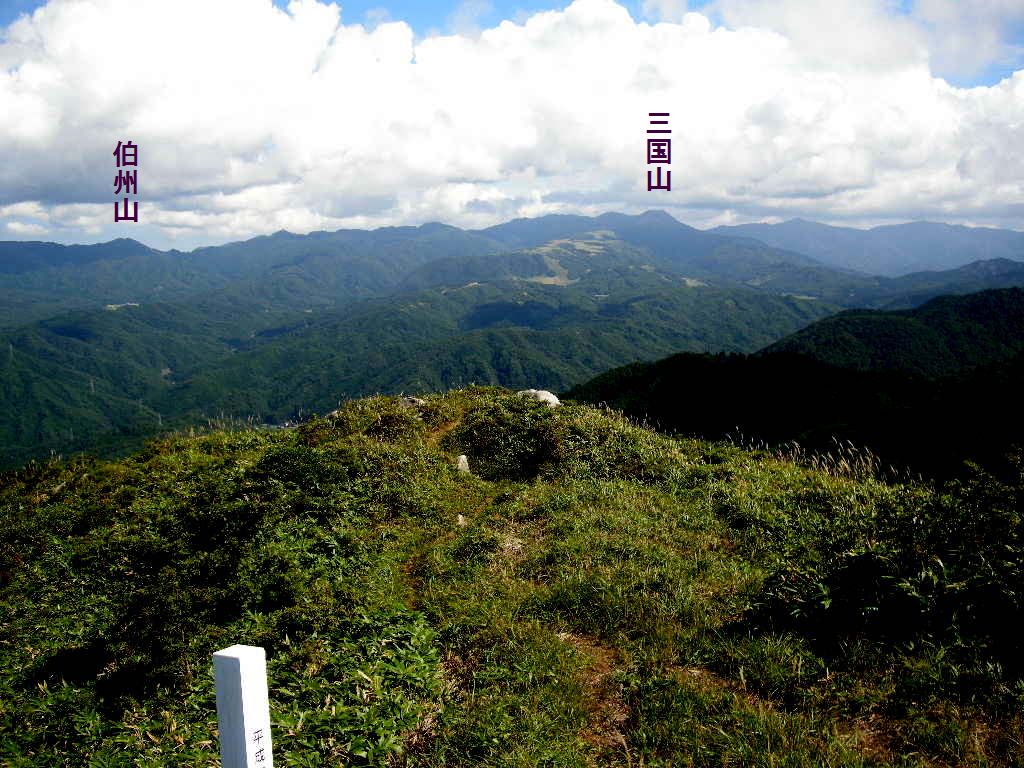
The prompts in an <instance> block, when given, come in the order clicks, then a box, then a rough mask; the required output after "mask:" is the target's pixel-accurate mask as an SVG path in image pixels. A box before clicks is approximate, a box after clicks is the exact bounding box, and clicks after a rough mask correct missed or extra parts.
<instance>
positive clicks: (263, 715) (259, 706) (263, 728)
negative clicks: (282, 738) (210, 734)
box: [213, 645, 274, 768]
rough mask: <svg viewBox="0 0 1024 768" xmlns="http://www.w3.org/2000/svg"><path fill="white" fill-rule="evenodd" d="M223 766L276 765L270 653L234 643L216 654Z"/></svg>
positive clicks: (267, 767) (260, 767) (264, 767)
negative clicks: (271, 709) (271, 710)
mask: <svg viewBox="0 0 1024 768" xmlns="http://www.w3.org/2000/svg"><path fill="white" fill-rule="evenodd" d="M213 677H214V680H215V681H216V684H217V721H218V724H219V728H220V759H221V768H273V765H274V755H273V748H272V745H271V740H270V700H269V698H268V696H267V654H266V651H264V650H263V649H262V648H258V647H256V646H254V645H232V646H231V647H230V648H225V649H223V650H221V651H217V652H216V653H215V654H213Z"/></svg>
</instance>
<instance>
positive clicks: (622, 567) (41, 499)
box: [0, 389, 1024, 768]
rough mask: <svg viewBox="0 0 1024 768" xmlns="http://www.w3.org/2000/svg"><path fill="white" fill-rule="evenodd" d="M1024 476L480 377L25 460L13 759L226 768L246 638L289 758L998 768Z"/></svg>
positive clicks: (3, 658) (8, 633)
mask: <svg viewBox="0 0 1024 768" xmlns="http://www.w3.org/2000/svg"><path fill="white" fill-rule="evenodd" d="M459 453H467V454H468V455H469V456H470V466H471V468H472V469H473V471H474V474H473V475H472V476H470V475H464V474H460V473H458V472H457V471H456V469H455V456H456V455H457V454H459ZM1021 488H1022V484H1021V478H1020V474H1019V467H1018V471H1017V474H1016V475H1012V474H1011V475H1010V477H1009V478H1008V480H1007V482H1006V483H1003V482H1000V481H998V480H996V479H994V478H978V479H976V480H973V481H971V482H970V483H969V484H968V485H966V486H963V487H957V486H951V487H949V488H946V489H944V490H943V491H942V492H941V493H936V492H934V491H932V490H929V489H927V488H924V487H918V486H905V485H888V484H885V483H882V482H879V481H877V480H874V479H872V478H870V477H866V476H863V477H853V476H848V475H844V474H843V473H842V472H841V471H839V468H838V467H832V468H831V471H818V470H811V469H808V468H805V467H801V466H799V465H797V464H794V463H792V462H790V461H786V460H780V459H778V458H775V457H771V456H769V455H766V454H757V453H748V452H744V451H740V450H738V449H735V448H728V447H723V446H720V445H714V444H708V443H702V442H697V441H689V440H682V441H680V440H671V439H669V438H665V437H662V436H659V435H656V434H654V433H652V432H649V431H647V430H644V429H640V428H637V427H636V426H633V425H631V424H629V423H628V422H626V421H624V420H623V419H621V418H620V417H618V416H616V415H615V414H611V413H607V412H601V411H597V410H593V409H589V408H583V407H578V406H563V407H562V408H559V409H555V410H551V409H547V408H546V407H544V406H542V405H538V404H535V403H532V402H530V401H527V400H524V399H522V398H518V397H516V396H514V395H509V394H506V393H503V392H501V391H496V390H485V389H475V390H467V391H461V392H453V393H450V394H448V395H445V396H430V397H428V398H427V403H426V405H424V406H420V407H410V406H407V405H405V404H403V403H402V402H400V401H399V400H397V399H395V398H374V399H371V400H363V401H356V402H353V403H350V404H348V405H347V406H346V407H345V408H343V409H342V410H341V411H340V412H339V413H337V414H335V415H334V416H332V417H331V418H330V419H318V420H315V421H312V422H309V423H307V424H305V425H303V426H302V427H300V428H298V429H293V430H281V431H274V432H265V431H264V432H252V431H242V432H234V433H223V432H218V433H212V434H209V435H204V436H199V437H194V438H189V437H184V436H182V437H175V438H170V439H167V440H164V441H162V442H158V443H154V444H153V445H151V446H150V447H149V448H148V449H147V450H146V451H144V452H142V453H140V454H138V455H136V456H133V457H131V458H128V459H125V460H122V461H118V462H95V461H76V462H73V463H69V464H47V465H43V466H31V467H28V468H25V469H23V470H21V471H19V472H18V473H15V474H9V475H7V476H5V477H4V482H3V483H0V524H2V525H3V526H4V528H5V530H6V532H7V533H6V535H5V537H4V539H3V542H2V544H0V758H2V759H3V760H4V761H5V762H7V763H9V764H12V765H26V766H32V765H51V764H54V763H70V764H76V765H82V764H91V765H141V766H157V765H160V766H163V765H190V766H201V765H208V766H214V765H216V764H217V761H218V759H217V755H216V740H215V738H214V732H213V727H214V722H215V715H214V701H213V691H212V685H211V679H210V673H209V656H210V653H211V652H212V651H213V650H216V649H217V648H219V647H222V646H224V645H227V644H230V643H233V642H246V643H253V644H258V645H263V646H265V647H266V648H267V650H268V656H269V660H270V662H269V667H270V677H271V680H272V683H271V701H272V707H273V726H274V729H275V730H274V738H275V746H276V749H277V758H278V761H279V762H281V763H282V764H286V765H317V764H339V763H341V762H342V761H348V764H354V765H375V766H390V765H394V764H395V763H396V762H397V763H398V764H406V765H420V766H442V765H445V766H463V765H464V766H470V765H473V766H480V765H482V766H535V765H550V766H588V765H593V766H597V765H640V764H643V765H648V766H670V765H671V766H679V765H695V766H708V768H710V767H711V766H716V767H717V766H721V765H723V764H734V765H739V764H742V765H750V766H769V765H780V764H784V765H789V766H807V768H810V767H811V766H814V767H815V768H817V766H822V765H831V766H889V765H899V766H940V765H943V766H944V765H974V766H981V765H985V766H1004V765H1007V766H1008V765H1011V764H1014V763H1019V761H1020V760H1021V759H1024V755H1022V754H1021V752H1020V743H1021V742H1020V740H1019V734H1020V733H1021V732H1022V729H1024V721H1022V716H1021V714H1020V713H1021V709H1020V704H1021V690H1022V685H1021V682H1020V681H1021V675H1022V670H1021V666H1020V658H1021V655H1020V648H1019V639H1017V638H1015V636H1014V635H1013V634H1012V633H1011V632H1010V631H1009V630H1008V627H1011V626H1013V625H1014V621H1015V620H1016V619H1019V618H1020V613H1021V601H1020V589H1019V578H1017V574H1019V569H1020V567H1021V566H1022V565H1024V563H1022V562H1021V558H1022V554H1021V551H1022V547H1021V545H1022V538H1024V531H1022V528H1021V521H1020V518H1019V514H1017V513H1015V512H1014V509H1015V508H1016V509H1019V505H1020V501H1021ZM935 558H940V559H941V568H940V567H938V566H936V564H935ZM982 562H984V563H985V564H986V568H984V569H982V568H979V567H977V566H978V564H979V563H982ZM397 755H403V756H404V757H396V756H397Z"/></svg>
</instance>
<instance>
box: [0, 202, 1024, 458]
mask: <svg viewBox="0 0 1024 768" xmlns="http://www.w3.org/2000/svg"><path fill="white" fill-rule="evenodd" d="M1010 285H1024V264H1021V263H1019V262H1015V261H1011V260H991V261H986V262H979V263H974V264H971V265H967V266H964V267H960V268H958V269H955V270H949V271H945V272H934V271H932V272H925V273H918V274H911V275H905V276H902V277H898V278H888V277H876V276H867V275H860V274H856V273H854V272H852V271H850V270H848V269H837V268H835V267H832V266H827V265H825V264H822V263H821V262H819V261H817V260H815V259H814V258H812V257H811V256H808V255H805V254H801V253H797V252H794V251H791V250H785V249H780V248H777V247H773V246H770V245H766V244H765V243H763V242H760V241H758V240H755V239H752V238H750V237H745V236H744V237H737V236H733V235H726V234H721V233H716V232H704V231H701V230H697V229H694V228H692V227H688V226H686V225H684V224H681V223H680V222H678V221H676V220H675V219H673V218H672V217H671V216H669V215H667V214H665V213H662V212H657V211H649V212H647V213H645V214H641V215H638V216H627V215H623V214H617V213H609V214H604V215H601V216H596V217H584V216H560V215H554V216H545V217H541V218H538V219H518V220H515V221H511V222H507V223H505V224H500V225H497V226H494V227H490V228H487V229H483V230H477V231H465V230H461V229H458V228H455V227H450V226H447V225H443V224H425V225H423V226H420V227H386V228H383V229H378V230H373V231H363V230H340V231H338V232H315V233H312V234H309V235H294V234H291V233H287V232H279V233H276V234H274V235H269V236H265V237H258V238H254V239H252V240H248V241H245V242H239V243H232V244H228V245H224V246H217V247H210V248H201V249H197V250H195V251H191V252H189V253H182V252H179V251H157V250H154V249H150V248H147V247H146V246H144V245H142V244H141V243H138V242H135V241H132V240H116V241H113V242H111V243H105V244H101V245H95V246H59V245H54V244H49V243H0V328H6V330H3V331H0V394H2V397H3V403H4V406H5V407H4V409H3V411H2V412H0V464H13V463H17V462H19V461H22V460H24V459H25V458H27V457H29V456H33V455H44V454H46V453H48V452H49V451H62V452H68V451H72V450H78V449H82V448H88V447H97V446H114V447H116V446H118V445H121V444H127V443H128V442H131V441H133V440H137V439H139V438H140V437H142V436H145V435H148V434H152V433H153V432H155V431H158V430H159V429H162V428H163V429H166V428H169V427H181V426H187V425H189V424H194V423H196V422H200V421H203V420H205V419H207V418H212V417H218V416H220V415H222V414H223V415H226V416H231V417H238V418H247V417H251V418H255V419H256V420H258V421H268V422H280V421H283V420H286V419H293V418H295V417H297V416H298V415H299V414H300V413H308V412H309V411H310V410H319V411H323V410H327V409H330V408H333V407H334V406H335V405H336V404H337V402H338V401H339V400H340V399H342V398H346V397H355V396H360V395H364V394H369V393H373V392H377V391H382V392H397V391H425V390H436V389H444V388H448V387H454V386H461V385H464V384H468V383H471V382H476V383H495V384H502V385H507V386H514V387H522V386H536V387H546V388H549V389H566V388H569V387H571V386H573V385H576V384H579V383H581V382H583V381H586V380H587V379H588V378H590V377H592V376H594V375H596V374H598V373H600V372H602V371H605V370H607V369H609V368H613V367H615V366H619V365H623V364H626V363H630V362H633V361H638V360H653V359H656V358H658V357H661V356H664V355H667V354H670V353H672V352H679V351H693V352H741V353H749V352H754V351H755V350H757V349H760V348H762V347H765V346H767V345H769V344H771V343H772V342H775V341H777V340H779V339H781V338H783V337H785V336H787V335H789V334H791V333H793V332H794V331H797V330H799V329H800V328H802V327H804V326H806V325H808V324H809V323H812V322H813V321H815V320H819V319H821V318H824V317H826V316H828V315H832V314H834V313H836V312H837V311H839V310H841V309H843V308H850V307H914V306H916V305H918V304H920V303H921V302H923V301H925V300H927V299H928V298H931V297H932V296H935V295H939V294H953V293H963V292H968V291H976V290H980V289H983V288H996V287H1004V286H1010Z"/></svg>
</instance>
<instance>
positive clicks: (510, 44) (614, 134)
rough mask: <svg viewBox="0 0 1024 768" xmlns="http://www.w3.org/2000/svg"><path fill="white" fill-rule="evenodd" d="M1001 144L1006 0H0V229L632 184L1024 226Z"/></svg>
mask: <svg viewBox="0 0 1024 768" xmlns="http://www.w3.org/2000/svg"><path fill="white" fill-rule="evenodd" d="M652 111H667V112H669V113H670V117H669V128H670V129H671V130H672V134H671V136H670V138H671V141H672V149H671V160H672V161H671V165H670V166H669V167H670V168H671V171H672V189H671V190H670V191H669V190H653V191H651V190H648V189H647V171H648V169H649V168H651V167H653V166H649V165H648V163H647V159H648V158H647V156H646V141H647V138H648V135H647V133H646V130H647V128H649V127H650V126H649V125H648V120H649V117H648V113H649V112H652ZM129 140H130V141H133V142H135V143H136V144H137V145H138V146H139V164H138V168H137V171H138V194H137V195H136V196H134V197H133V199H134V200H137V201H138V202H139V218H140V221H139V222H138V223H133V222H117V223H115V222H114V221H113V210H114V205H115V199H117V196H116V195H115V193H114V185H113V183H114V177H115V175H116V168H115V159H114V157H113V155H112V152H113V150H114V147H115V146H116V144H117V142H118V141H129ZM1022 147H1024V0H974V1H973V2H970V3H965V2H959V1H958V0H901V1H899V2H897V0H831V2H829V3H821V2H819V1H818V0H707V1H706V2H699V3H698V2H690V3H687V2H686V1H685V0H637V1H636V2H615V1H614V0H574V1H573V2H562V3H551V2H541V1H540V0H538V1H536V2H534V0H511V1H510V2H504V1H503V0H463V2H461V3H455V2H438V3H429V2H398V1H397V0H396V1H395V2H388V0H369V1H368V2H359V3H356V2H352V3H340V4H338V3H332V2H327V1H326V0H292V1H291V2H286V1H285V0H279V1H275V2H271V0H216V2H210V0H49V2H45V3H44V2H37V1H35V0H32V1H30V0H7V1H6V2H4V1H3V0H0V240H3V239H9V240H52V241H56V242H66V243H70V242H99V241H103V240H109V239H112V238H115V237H134V238H136V239H138V240H141V241H143V242H146V243H147V244H150V245H154V246H156V247H161V248H170V247H176V248H181V249H188V248H193V247H196V246H200V245H207V244H214V243H222V242H227V241H231V240H240V239H245V238H248V237H252V236H256V235H260V234H266V233H270V232H274V231H277V230H280V229H287V230H289V231H292V232H309V231H313V230H324V229H328V230H333V229H339V228H343V227H360V228H373V227H378V226H388V225H395V224H420V223H424V222H427V221H442V222H445V223H449V224H454V225H456V226H461V227H483V226H488V225H490V224H494V223H498V222H500V221H506V220H508V219H511V218H515V217H519V216H539V215H543V214H546V213H583V214H598V213H601V212H604V211H611V210H615V211H623V212H640V211H643V210H647V209H652V208H656V209H663V210H666V211H668V212H669V213H671V214H672V215H674V216H676V218H678V219H680V220H681V221H684V222H687V223H689V224H692V225H694V226H698V227H710V226H715V225H718V224H731V223H743V222H748V221H781V220H785V219H789V218H794V217H802V218H808V219H815V220H818V221H824V222H828V223H833V224H845V225H849V226H871V225H875V224H882V223H894V222H901V221H910V220H920V219H927V220H932V221H946V222H950V223H961V224H968V225H972V226H1000V227H1008V228H1013V229H1024V151H1022V149H1021V148H1022Z"/></svg>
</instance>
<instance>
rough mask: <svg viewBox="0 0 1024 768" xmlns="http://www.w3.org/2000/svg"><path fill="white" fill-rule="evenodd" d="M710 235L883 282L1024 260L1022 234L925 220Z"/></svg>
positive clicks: (809, 224) (760, 227)
mask: <svg viewBox="0 0 1024 768" xmlns="http://www.w3.org/2000/svg"><path fill="white" fill-rule="evenodd" d="M711 231H712V232H715V233H717V234H721V235H731V236H742V237H752V238H755V239H757V240H760V241H761V242H763V243H767V244H768V245H771V246H773V247H775V248H785V249H787V250H791V251H798V252H800V253H803V254H806V255H808V256H811V257H813V258H815V259H817V260H818V261H820V262H821V263H823V264H827V265H829V266H832V267H838V268H841V269H854V270H857V271H859V272H862V273H865V274H869V275H882V276H885V277H898V276H899V275H905V274H908V273H910V272H924V271H928V270H944V269H955V268H956V267H962V266H964V265H965V264H969V263H970V262H972V261H985V260H989V259H1013V260H1016V261H1024V232H1016V231H1013V230H1006V229H989V228H985V227H963V226H952V225H950V224H936V223H933V222H927V221H915V222H911V223H909V224H894V225H887V226H882V227H874V228H873V229H853V228H851V227H832V226H829V225H827V224H818V223H817V222H813V221H805V220H803V219H791V220H790V221H784V222H782V223H781V224H740V225H738V226H731V227H717V228H715V229H713V230H711Z"/></svg>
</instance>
